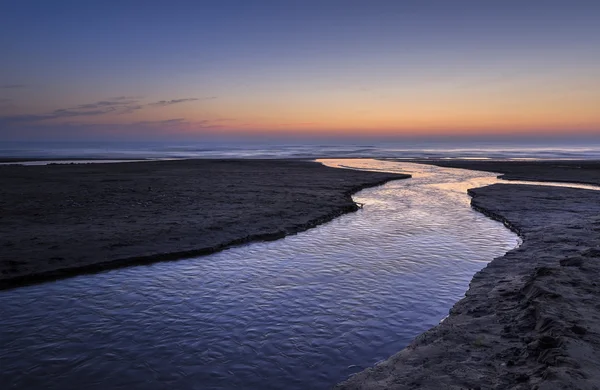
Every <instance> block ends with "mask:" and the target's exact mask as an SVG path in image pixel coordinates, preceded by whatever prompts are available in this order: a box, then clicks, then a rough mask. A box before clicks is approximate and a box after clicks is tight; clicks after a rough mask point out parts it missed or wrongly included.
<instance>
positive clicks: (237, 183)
mask: <svg viewBox="0 0 600 390" xmlns="http://www.w3.org/2000/svg"><path fill="white" fill-rule="evenodd" d="M0 177H1V178H2V180H3V182H6V183H8V186H7V188H10V189H9V190H8V191H2V192H0V195H1V196H0V219H2V221H3V228H4V229H3V230H4V231H3V232H2V234H1V235H0V237H2V241H0V247H2V248H3V252H2V255H1V256H0V270H2V273H1V274H0V290H3V289H8V288H15V287H19V286H25V285H29V284H34V283H41V282H46V281H51V280H57V279H61V278H65V277H71V276H76V275H81V274H89V273H96V272H101V271H105V270H109V269H115V268H121V267H127V266H133V265H144V264H151V263H155V262H158V261H170V260H179V259H183V258H189V257H195V256H202V255H208V254H211V253H214V252H217V251H220V250H224V249H227V248H229V247H232V246H236V245H241V244H246V243H249V242H253V241H269V240H276V239H280V238H283V237H285V236H287V235H291V234H296V233H299V232H301V231H304V230H307V229H310V228H312V227H314V226H317V225H320V224H322V223H325V222H328V221H330V220H332V219H334V218H336V217H338V216H340V215H342V214H345V213H349V212H353V211H356V210H358V209H359V206H358V205H357V204H356V203H355V202H354V201H353V200H352V197H351V196H352V194H354V193H356V192H358V191H360V190H362V189H364V188H368V187H374V186H378V185H382V184H385V183H386V182H388V181H391V180H398V179H406V178H409V177H410V176H409V175H400V174H390V173H377V172H366V171H356V170H344V169H337V168H329V167H326V166H324V165H322V164H319V163H316V162H307V161H298V160H274V159H269V160H239V159H238V160H224V159H210V160H209V159H204V160H201V159H196V160H168V161H143V162H127V163H111V164H73V165H70V164H67V165H43V166H13V165H8V166H0ZM122 183H126V184H127V186H126V187H125V186H123V185H121V184H122ZM32 197H33V198H35V199H33V202H32V200H31V198H32ZM196 197H197V198H198V199H196ZM23 199H27V204H22V203H24V202H22V200H23ZM173 202H175V203H176V204H175V205H173V204H172V203H173ZM19 205H21V206H22V207H21V209H20V210H19V207H18V206H19ZM207 205H208V206H209V207H207ZM15 208H16V210H15ZM165 208H167V210H165ZM169 208H170V210H169ZM69 210H70V211H71V212H70V214H69V213H68V211H69ZM65 211H67V213H65ZM84 213H85V214H87V215H88V216H89V218H88V219H86V218H84V215H83V214H84ZM47 214H52V215H47ZM64 214H69V215H64ZM124 214H128V215H124ZM130 217H132V218H133V221H131V219H132V218H130ZM86 231H87V232H92V234H93V235H92V236H88V237H85V238H83V239H82V240H76V241H77V242H72V241H75V240H74V239H75V237H76V236H80V235H81V233H82V232H84V233H85V232H86ZM132 235H133V236H135V237H136V242H128V241H129V240H131V236H132ZM136 235H137V236H136ZM165 235H167V236H168V237H166V236H165ZM40 236H42V237H40ZM138 236H139V237H138ZM182 241H184V242H183V243H182ZM33 246H36V247H37V248H31V247H33ZM148 246H150V247H151V248H150V249H148V248H147V247H148ZM71 247H73V248H71ZM127 247H130V248H127ZM53 260H56V261H53Z"/></svg>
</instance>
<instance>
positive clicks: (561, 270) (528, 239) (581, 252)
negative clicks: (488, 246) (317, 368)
mask: <svg viewBox="0 0 600 390" xmlns="http://www.w3.org/2000/svg"><path fill="white" fill-rule="evenodd" d="M555 164H557V163H546V162H540V163H537V162H525V163H523V162H518V163H517V162H515V163H512V162H510V163H504V162H503V163H498V164H497V165H494V163H492V162H484V163H482V162H472V161H444V162H439V163H438V162H435V165H440V166H446V167H447V166H454V167H460V168H467V169H476V167H477V168H478V169H482V168H485V170H489V171H493V172H505V175H506V178H510V179H529V180H560V179H565V180H564V181H572V182H584V183H598V181H597V178H598V177H600V170H598V167H600V164H599V163H598V162H570V163H568V164H565V165H566V167H564V168H562V167H557V166H556V165H555ZM559 164H560V165H563V164H564V162H560V163H559ZM567 179H568V180H567ZM470 194H471V195H472V196H473V199H472V206H473V207H474V208H475V209H477V210H479V211H481V212H483V213H484V214H486V215H488V216H490V217H492V218H495V219H498V220H500V221H503V222H505V224H506V225H507V226H509V227H510V228H511V229H513V230H514V231H515V232H517V233H518V234H519V235H520V236H521V237H522V238H523V244H522V245H521V246H520V247H519V248H517V249H515V250H513V251H510V252H508V253H507V254H506V255H505V256H503V257H500V258H497V259H494V260H493V261H492V262H491V263H489V264H488V265H487V267H486V268H484V269H483V270H482V271H480V272H479V273H477V274H476V275H475V276H474V277H473V280H472V281H471V284H470V288H469V290H468V291H467V293H466V297H465V298H464V299H462V300H461V301H459V302H458V303H456V304H455V305H454V307H453V308H452V309H451V310H450V315H449V316H448V318H446V319H445V320H444V321H443V322H442V323H441V324H440V325H438V326H436V327H434V328H432V329H431V330H429V331H427V332H425V333H423V334H422V335H420V336H418V337H417V338H416V339H415V340H414V341H413V342H412V343H411V344H410V345H409V346H408V347H407V348H405V349H404V350H402V351H400V352H399V353H398V354H396V355H394V356H392V357H391V358H389V359H388V360H386V361H384V362H382V363H380V364H378V365H377V366H375V367H373V368H370V369H367V370H365V371H363V372H361V373H358V374H356V375H355V376H353V377H351V378H350V379H349V380H347V381H346V382H344V383H341V384H339V385H338V388H339V389H442V388H448V389H508V388H511V389H598V388H599V384H600V303H599V300H598V297H600V282H598V274H599V272H600V192H596V191H588V190H580V189H570V188H557V187H544V186H528V185H508V184H494V185H491V186H488V187H484V188H480V189H474V190H470Z"/></svg>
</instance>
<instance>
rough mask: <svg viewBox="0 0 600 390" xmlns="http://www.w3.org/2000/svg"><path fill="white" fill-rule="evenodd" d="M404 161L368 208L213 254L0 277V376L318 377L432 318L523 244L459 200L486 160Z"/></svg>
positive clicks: (403, 340) (373, 165) (178, 380)
mask: <svg viewBox="0 0 600 390" xmlns="http://www.w3.org/2000/svg"><path fill="white" fill-rule="evenodd" d="M326 163H327V164H328V165H332V166H338V167H339V166H344V167H354V168H360V169H369V170H385V171H391V172H408V173H411V174H412V175H413V178H412V179H408V180H399V181H393V182H390V183H388V184H386V185H383V186H380V187H376V188H370V189H366V190H363V191H361V192H359V193H358V194H356V195H355V196H354V199H355V201H357V202H360V203H363V204H364V208H363V209H361V210H359V211H358V212H356V213H351V214H346V215H344V216H342V217H340V218H337V219H335V220H333V221H331V222H329V223H326V224H324V225H321V226H318V227H316V228H314V229H311V230H308V231H306V232H302V233H300V234H297V235H293V236H289V237H286V238H285V239H282V240H278V241H273V242H259V243H253V244H250V245H244V246H239V247H235V248H231V249H228V250H225V251H222V252H219V253H216V254H213V255H210V256H203V257H198V258H192V259H185V260H180V261H176V262H166V263H157V264H153V265H149V266H138V267H130V268H125V269H118V270H113V271H108V272H103V273H99V274H95V275H82V276H79V277H74V278H70V279H65V280H60V281H57V282H50V283H44V284H40V285H35V286H28V287H23V288H18V289H13V290H9V291H1V292H0V313H2V315H1V316H0V340H2V348H0V367H2V370H0V383H2V384H3V386H4V387H5V388H15V389H80V388H87V389H106V388H111V389H132V388H140V389H141V388H143V389H164V388H176V389H233V388H236V389H245V388H247V389H259V388H260V389H283V388H285V389H327V388H330V387H331V386H332V385H334V384H335V383H337V382H339V381H341V380H343V379H345V378H347V377H348V376H349V375H351V374H353V373H355V372H357V371H360V370H362V369H364V368H367V367H369V366H372V365H373V364H375V363H377V362H378V361H380V360H383V359H386V358H387V357H389V356H390V355H392V354H394V353H395V352H397V351H399V350H400V349H402V348H403V347H405V346H406V345H407V344H408V343H409V342H410V341H411V340H412V339H413V338H414V337H415V336H417V335H418V334H420V333H422V332H423V331H425V330H427V329H429V328H430V327H432V326H435V325H436V324H438V323H439V322H440V320H442V319H443V318H444V317H445V316H446V315H447V314H448V310H449V309H450V307H451V306H452V305H453V304H454V303H455V302H456V301H457V300H459V299H460V298H461V297H462V296H463V295H464V293H465V291H466V290H467V288H468V284H469V281H470V280H471V278H472V276H473V274H474V273H475V272H477V271H478V270H480V269H481V268H483V267H485V265H486V264H487V263H488V262H489V261H491V260H492V259H493V258H495V257H498V256H502V255H503V254H504V253H505V252H506V251H508V250H510V249H512V248H514V247H515V246H517V245H518V244H519V238H518V237H517V236H516V235H515V234H514V233H512V232H511V231H509V230H507V229H506V228H505V227H504V226H503V225H502V224H501V223H499V222H496V221H493V220H491V219H489V218H487V217H485V216H484V215H482V214H480V213H477V212H475V211H474V210H472V209H471V208H470V207H469V201H470V199H469V196H468V195H467V194H466V190H467V189H468V188H472V187H479V186H482V185H488V184H492V183H495V182H498V179H496V175H494V174H493V173H487V172H478V171H470V170H461V169H447V168H440V167H434V166H426V165H419V164H409V163H397V162H387V161H386V162H383V161H376V160H337V161H336V160H327V162H326Z"/></svg>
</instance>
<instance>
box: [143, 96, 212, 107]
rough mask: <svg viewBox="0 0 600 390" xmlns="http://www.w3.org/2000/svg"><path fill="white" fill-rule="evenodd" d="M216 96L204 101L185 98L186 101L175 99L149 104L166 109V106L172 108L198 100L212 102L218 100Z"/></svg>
mask: <svg viewBox="0 0 600 390" xmlns="http://www.w3.org/2000/svg"><path fill="white" fill-rule="evenodd" d="M216 98H217V97H216V96H211V97H206V98H202V99H198V98H185V99H173V100H161V101H158V102H155V103H150V104H148V105H149V106H151V107H165V106H171V105H173V104H179V103H186V102H195V101H198V100H212V99H216Z"/></svg>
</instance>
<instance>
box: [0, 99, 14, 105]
mask: <svg viewBox="0 0 600 390" xmlns="http://www.w3.org/2000/svg"><path fill="white" fill-rule="evenodd" d="M10 102H12V99H9V98H0V104H3V103H10Z"/></svg>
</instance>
